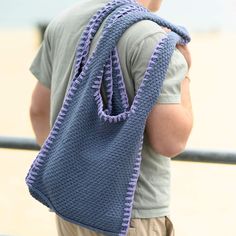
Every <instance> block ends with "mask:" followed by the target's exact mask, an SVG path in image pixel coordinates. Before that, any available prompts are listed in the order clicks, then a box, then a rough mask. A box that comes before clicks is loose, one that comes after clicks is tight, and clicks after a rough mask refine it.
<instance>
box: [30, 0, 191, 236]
mask: <svg viewBox="0 0 236 236" xmlns="http://www.w3.org/2000/svg"><path fill="white" fill-rule="evenodd" d="M108 1H109V0H84V1H79V3H78V4H77V5H75V6H73V7H72V8H70V9H68V10H66V11H65V12H64V13H63V14H61V15H60V16H58V17H57V18H55V19H54V20H53V21H52V22H51V23H50V24H49V26H48V29H47V31H46V32H45V38H44V42H43V44H42V46H41V48H40V50H39V52H38V54H37V56H36V58H35V60H34V62H33V64H32V65H31V68H30V69H31V72H32V73H33V74H34V75H35V76H36V78H37V79H38V80H39V81H38V83H37V85H36V87H35V89H34V91H33V95H32V104H31V108H30V116H31V122H32V126H33V129H34V132H35V135H36V139H37V142H38V143H39V144H40V145H42V144H43V142H44V140H45V139H46V138H47V136H48V134H49V131H50V128H51V127H52V125H53V123H54V122H55V119H56V117H57V114H58V112H59V110H60V108H61V105H62V103H63V99H64V96H65V93H66V90H67V89H68V88H69V84H70V79H71V77H72V74H73V65H74V58H75V49H76V46H77V43H78V41H79V39H80V36H81V33H82V32H83V29H84V27H85V26H86V24H87V23H88V21H89V19H90V18H91V17H92V16H93V15H94V14H95V13H96V11H97V10H99V9H100V8H102V7H103V6H104V5H105V4H106V3H108ZM138 2H139V3H140V4H142V5H143V6H144V7H146V8H148V9H149V10H151V11H157V10H158V9H159V8H160V5H161V0H146V1H145V0H139V1H138ZM166 31H168V29H163V28H161V27H160V26H158V25H157V24H156V23H154V22H151V21H141V22H138V23H136V24H134V25H133V26H132V27H130V28H129V29H128V30H127V31H126V32H125V33H124V34H123V36H122V37H121V39H120V40H119V42H118V45H117V49H118V53H119V58H120V64H121V69H122V73H123V75H124V79H125V85H126V90H127V95H128V98H129V102H130V104H131V103H132V100H133V98H134V96H135V93H136V92H137V90H138V88H139V86H140V83H141V81H142V79H143V76H144V73H145V71H146V68H147V65H148V62H149V59H150V57H151V55H152V52H153V51H154V48H155V47H156V45H157V43H158V42H159V41H160V39H161V38H162V37H163V36H164V35H165V34H166ZM100 35H101V30H99V32H98V34H97V35H96V36H95V38H94V40H93V42H92V48H91V50H90V55H91V52H92V51H93V49H94V48H95V46H96V43H97V42H98V39H99V36H100ZM177 47H178V49H175V51H174V53H173V55H172V58H171V62H170V65H169V68H168V72H167V76H166V79H165V81H164V84H163V88H162V91H161V94H160V97H159V98H158V101H157V103H156V105H155V106H154V107H153V110H152V111H151V112H150V114H149V116H148V119H147V123H146V129H145V134H144V143H143V150H142V163H141V171H140V176H139V179H138V183H137V188H136V192H135V197H134V204H133V210H132V219H131V223H130V228H129V232H128V235H130V236H131V235H140V236H151V235H154V234H155V235H158V236H167V235H168V236H169V235H171V236H173V235H174V230H173V225H172V223H171V221H170V219H169V217H168V216H169V195H170V194H169V187H170V167H169V164H170V158H171V157H174V156H176V155H177V154H179V153H180V152H182V151H183V149H184V147H185V145H186V142H187V140H188V137H189V134H190V132H191V129H192V123H193V118H192V108H191V99H190V93H189V77H188V76H187V74H188V70H189V68H190V66H191V58H190V53H189V51H188V48H187V47H186V46H180V45H178V46H177ZM56 220H57V226H58V227H57V228H58V235H60V236H99V235H100V236H101V234H98V233H95V232H93V231H91V230H88V229H85V228H83V227H80V226H79V225H74V224H72V223H70V222H67V221H65V220H63V219H62V218H60V217H59V216H56Z"/></svg>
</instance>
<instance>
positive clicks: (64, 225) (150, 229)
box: [56, 215, 174, 236]
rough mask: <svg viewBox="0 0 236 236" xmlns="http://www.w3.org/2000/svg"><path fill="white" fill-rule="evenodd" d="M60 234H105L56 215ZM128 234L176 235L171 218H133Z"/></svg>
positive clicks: (145, 235)
mask: <svg viewBox="0 0 236 236" xmlns="http://www.w3.org/2000/svg"><path fill="white" fill-rule="evenodd" d="M56 223H57V232H58V236H104V235H103V234H101V233H96V232H94V231H91V230H89V229H86V228H84V227H81V226H79V225H75V224H72V223H70V222H67V221H65V220H63V219H62V218H60V217H58V216H57V215H56ZM127 236H174V229H173V225H172V223H171V221H170V220H169V218H168V217H167V216H166V217H160V218H149V219H131V221H130V227H129V230H128V234H127Z"/></svg>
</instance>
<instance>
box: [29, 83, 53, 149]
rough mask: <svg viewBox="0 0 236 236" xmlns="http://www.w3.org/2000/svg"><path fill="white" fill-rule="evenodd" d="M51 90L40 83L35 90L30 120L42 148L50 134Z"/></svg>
mask: <svg viewBox="0 0 236 236" xmlns="http://www.w3.org/2000/svg"><path fill="white" fill-rule="evenodd" d="M49 117H50V89H48V88H47V87H45V86H44V85H42V84H41V83H40V82H38V83H37V84H36V86H35V88H34V91H33V94H32V99H31V106H30V119H31V124H32V127H33V130H34V133H35V136H36V141H37V143H38V144H39V145H40V146H42V144H43V143H44V141H45V139H46V138H47V136H48V134H49V132H50V118H49Z"/></svg>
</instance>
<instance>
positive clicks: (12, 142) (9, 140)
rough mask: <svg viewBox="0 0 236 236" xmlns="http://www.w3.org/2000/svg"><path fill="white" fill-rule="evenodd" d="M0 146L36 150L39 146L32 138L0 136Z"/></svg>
mask: <svg viewBox="0 0 236 236" xmlns="http://www.w3.org/2000/svg"><path fill="white" fill-rule="evenodd" d="M0 148H9V149H19V150H31V151H38V150H39V149H40V146H39V145H38V144H37V143H36V141H35V140H34V139H32V138H24V137H4V136H0Z"/></svg>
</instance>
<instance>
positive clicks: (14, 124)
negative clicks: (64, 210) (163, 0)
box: [0, 28, 236, 236]
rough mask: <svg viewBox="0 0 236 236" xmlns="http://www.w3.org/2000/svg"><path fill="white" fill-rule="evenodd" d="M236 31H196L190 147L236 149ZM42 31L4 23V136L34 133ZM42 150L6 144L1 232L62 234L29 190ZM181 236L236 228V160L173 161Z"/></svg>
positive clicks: (0, 172)
mask: <svg viewBox="0 0 236 236" xmlns="http://www.w3.org/2000/svg"><path fill="white" fill-rule="evenodd" d="M235 41H236V33H232V32H211V33H195V34H192V42H191V44H190V48H191V51H192V57H193V66H192V69H191V73H190V74H191V89H192V101H193V107H194V113H195V121H194V129H193V132H192V135H191V137H190V140H189V143H188V146H187V148H194V149H197V148H200V149H218V150H235V151H236V140H235V133H236V125H235V120H236V110H235V108H234V107H235V104H234V103H235V101H236V93H235V91H234V90H235V87H236V76H235V71H234V70H235V53H236V45H235ZM38 46H39V34H38V32H37V31H36V30H34V29H31V28H28V29H16V30H14V29H11V30H10V29H9V30H3V29H2V30H0V68H1V69H0V97H1V99H0V107H1V113H0V114H1V115H0V135H1V136H26V137H33V131H32V128H31V125H30V119H29V116H28V108H29V104H30V99H31V93H32V89H33V87H34V85H35V83H36V79H35V78H33V76H32V75H31V74H30V72H29V71H28V68H29V65H30V63H31V61H32V59H33V57H34V55H35V53H36V51H37V48H38ZM36 154H37V152H29V151H11V150H3V149H0V177H1V178H0V189H1V193H0V235H12V236H42V235H44V236H56V230H55V223H54V215H53V214H52V213H49V212H48V210H47V209H46V208H45V207H44V206H41V204H39V203H38V202H36V201H35V200H34V199H33V198H31V197H30V195H29V193H28V190H27V188H26V185H25V183H24V178H25V175H26V173H27V171H28V169H29V167H30V165H31V163H32V161H33V159H34V158H35V156H36ZM172 170H173V173H172V202H171V208H172V217H171V218H172V220H173V222H174V224H175V228H176V236H199V235H201V236H222V235H223V236H234V235H236V229H235V227H234V225H235V212H236V203H235V199H236V189H235V188H234V182H235V180H236V166H230V165H216V164H200V163H198V164H197V163H185V162H176V161H173V163H172Z"/></svg>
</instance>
